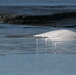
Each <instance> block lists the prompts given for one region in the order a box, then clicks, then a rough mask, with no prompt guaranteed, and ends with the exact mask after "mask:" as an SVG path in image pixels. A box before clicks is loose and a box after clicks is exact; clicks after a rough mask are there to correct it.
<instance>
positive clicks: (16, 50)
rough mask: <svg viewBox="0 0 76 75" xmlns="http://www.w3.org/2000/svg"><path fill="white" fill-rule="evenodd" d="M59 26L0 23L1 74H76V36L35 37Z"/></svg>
mask: <svg viewBox="0 0 76 75" xmlns="http://www.w3.org/2000/svg"><path fill="white" fill-rule="evenodd" d="M59 29H60V28H54V27H44V26H31V25H29V26H28V25H10V24H0V74H1V75H25V74H26V75H50V74H53V75H64V74H65V75H76V66H75V64H76V39H74V38H73V39H61V40H58V39H49V38H36V37H33V35H36V34H40V33H44V32H48V31H52V30H59ZM66 29H68V28H66ZM70 30H73V31H75V29H73V28H71V29H70Z"/></svg>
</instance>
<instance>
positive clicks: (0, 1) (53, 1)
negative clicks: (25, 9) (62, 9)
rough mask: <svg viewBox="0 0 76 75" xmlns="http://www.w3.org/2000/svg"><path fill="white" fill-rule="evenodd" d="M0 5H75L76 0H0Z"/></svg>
mask: <svg viewBox="0 0 76 75" xmlns="http://www.w3.org/2000/svg"><path fill="white" fill-rule="evenodd" d="M0 5H15V6H16V5H20V6H24V5H25V6H32V5H33V6H34V5H36V6H52V5H76V0H0Z"/></svg>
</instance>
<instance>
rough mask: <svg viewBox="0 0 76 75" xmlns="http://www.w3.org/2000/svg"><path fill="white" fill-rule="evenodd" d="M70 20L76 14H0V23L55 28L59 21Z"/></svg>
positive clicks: (75, 17) (75, 16)
mask: <svg viewBox="0 0 76 75" xmlns="http://www.w3.org/2000/svg"><path fill="white" fill-rule="evenodd" d="M71 18H74V19H76V12H66V13H58V14H53V15H16V14H15V15H14V14H0V23H8V24H23V25H25V24H28V25H44V26H47V25H49V26H55V25H56V24H57V23H58V22H59V21H62V20H65V19H71ZM74 26H76V25H74Z"/></svg>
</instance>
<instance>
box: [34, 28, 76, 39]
mask: <svg viewBox="0 0 76 75" xmlns="http://www.w3.org/2000/svg"><path fill="white" fill-rule="evenodd" d="M34 36H35V37H47V38H54V39H55V38H56V39H57V38H76V32H74V31H72V30H68V29H60V30H53V31H49V32H46V33H42V34H38V35H34Z"/></svg>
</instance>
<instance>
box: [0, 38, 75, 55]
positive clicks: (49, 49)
mask: <svg viewBox="0 0 76 75" xmlns="http://www.w3.org/2000/svg"><path fill="white" fill-rule="evenodd" d="M0 53H4V54H6V53H7V54H10V53H11V54H12V53H20V54H36V53H37V54H41V53H72V54H75V53H76V40H70V41H63V40H62V41H59V40H52V39H48V38H9V39H8V38H6V39H0Z"/></svg>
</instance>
